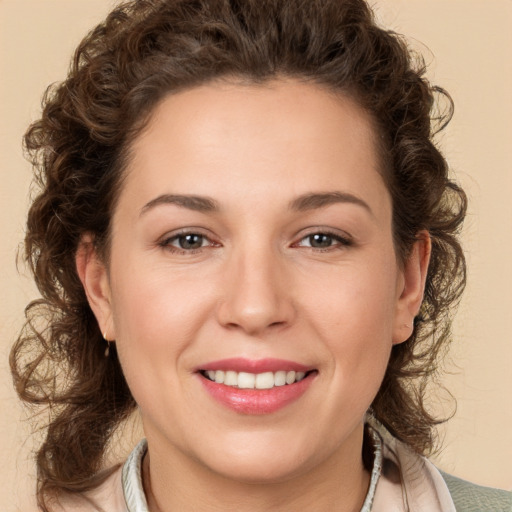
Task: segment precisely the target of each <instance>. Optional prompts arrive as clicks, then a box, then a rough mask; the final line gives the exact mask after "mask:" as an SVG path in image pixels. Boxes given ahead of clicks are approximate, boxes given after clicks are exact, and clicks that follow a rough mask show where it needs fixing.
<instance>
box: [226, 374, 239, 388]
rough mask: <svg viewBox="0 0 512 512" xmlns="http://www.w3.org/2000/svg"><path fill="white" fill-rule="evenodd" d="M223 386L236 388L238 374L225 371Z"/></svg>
mask: <svg viewBox="0 0 512 512" xmlns="http://www.w3.org/2000/svg"><path fill="white" fill-rule="evenodd" d="M224 384H226V386H238V374H237V373H236V372H233V371H227V372H226V376H225V377H224Z"/></svg>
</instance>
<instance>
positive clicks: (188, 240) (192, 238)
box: [160, 233, 215, 252]
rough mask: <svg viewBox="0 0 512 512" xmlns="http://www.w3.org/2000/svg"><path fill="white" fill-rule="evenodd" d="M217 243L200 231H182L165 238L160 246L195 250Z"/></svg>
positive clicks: (178, 249) (171, 248)
mask: <svg viewBox="0 0 512 512" xmlns="http://www.w3.org/2000/svg"><path fill="white" fill-rule="evenodd" d="M213 245H215V244H214V243H213V242H212V241H211V240H210V239H209V238H208V237H206V236H205V235H202V234H200V233H180V234H177V235H174V236H171V237H169V238H165V239H164V240H162V242H161V243H160V246H162V247H164V248H166V249H170V250H171V251H181V252H189V251H190V252H193V251H196V250H199V249H202V248H203V247H209V246H213Z"/></svg>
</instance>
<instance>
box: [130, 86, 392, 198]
mask: <svg viewBox="0 0 512 512" xmlns="http://www.w3.org/2000/svg"><path fill="white" fill-rule="evenodd" d="M374 141H375V132H374V129H373V126H372V122H371V119H370V117H369V116H368V115H367V113H366V112H365V111H364V110H363V109H362V108H361V107H359V106H358V105H357V104H356V103H354V102H353V101H352V100H351V99H349V98H348V97H345V96H342V95H340V94H334V93H332V92H329V91H328V90H327V89H325V88H323V87H320V86H318V85H314V84H307V83H300V82H296V81H291V80H290V81H285V80H282V81H274V82H269V83H265V84H261V85H260V84H258V85H246V84H241V83H234V82H231V83H230V82H216V83H211V84H207V85H203V86H200V87H195V88H192V89H189V90H186V91H183V92H180V93H176V94H173V95H169V96H167V97H166V98H165V99H164V100H163V101H162V102H161V103H160V104H159V105H158V106H157V107H156V108H155V110H154V112H153V114H152V116H151V118H150V120H149V123H148V124H147V126H146V128H145V130H144V131H143V132H142V133H141V134H140V135H139V137H138V138H137V139H136V140H135V141H134V143H133V145H132V148H131V152H130V154H131V159H130V162H129V165H128V169H127V176H126V178H127V179H126V182H125V183H126V185H127V188H128V189H131V193H132V200H134V201H135V202H137V198H139V199H140V201H143V200H144V199H145V200H151V199H152V197H151V196H152V195H155V194H157V193H187V194H197V195H211V194H214V195H215V193H217V192H218V193H219V194H222V195H226V193H227V192H230V193H232V195H237V194H242V193H243V194H245V195H247V191H251V195H252V196H254V197H258V196H259V195H261V196H266V197H267V199H269V198H270V197H274V196H276V195H279V193H280V192H284V191H286V193H287V194H288V196H289V195H290V194H295V195H300V194H303V193H306V192H309V191H320V190H322V191H326V190H329V189H338V188H339V187H340V186H342V187H343V189H344V192H349V193H352V192H354V193H356V192H357V193H358V194H360V193H361V192H364V191H365V189H368V190H370V189H372V188H375V187H380V188H381V189H382V186H383V182H382V179H381V177H380V162H379V158H378V154H377V151H376V144H375V142H374ZM340 179H341V181H340ZM162 187H163V188H167V189H168V190H158V189H159V188H160V189H161V188H162ZM127 192H129V191H128V190H127ZM380 192H382V190H380ZM135 196H137V197H135ZM287 199H288V198H287Z"/></svg>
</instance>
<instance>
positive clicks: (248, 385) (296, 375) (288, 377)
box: [200, 370, 316, 389]
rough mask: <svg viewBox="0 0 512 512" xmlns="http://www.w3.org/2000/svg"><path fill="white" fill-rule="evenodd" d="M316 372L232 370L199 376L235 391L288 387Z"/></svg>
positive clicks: (201, 372)
mask: <svg viewBox="0 0 512 512" xmlns="http://www.w3.org/2000/svg"><path fill="white" fill-rule="evenodd" d="M313 372H316V370H310V371H306V372H304V371H294V370H288V371H286V370H278V371H276V372H263V373H249V372H236V371H233V370H200V374H201V375H202V376H203V377H204V378H205V379H208V380H210V381H211V382H215V383H217V384H224V385H225V386H230V387H232V388H236V389H272V388H275V387H281V386H290V385H291V384H295V383H297V382H300V381H301V380H303V379H305V378H306V377H308V376H309V375H311V374H312V373H313Z"/></svg>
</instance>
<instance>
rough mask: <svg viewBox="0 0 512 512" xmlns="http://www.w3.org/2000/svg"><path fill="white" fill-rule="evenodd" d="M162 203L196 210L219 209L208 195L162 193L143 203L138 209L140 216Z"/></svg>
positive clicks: (208, 210)
mask: <svg viewBox="0 0 512 512" xmlns="http://www.w3.org/2000/svg"><path fill="white" fill-rule="evenodd" d="M163 204H174V205H176V206H181V207H182V208H188V209H189V210H194V211H196V212H218V211H219V210H220V208H219V205H218V203H217V201H214V200H213V199H210V198H209V197H203V196H192V195H182V194H162V195H161V196H158V197H155V199H152V200H151V201H149V203H147V204H145V205H144V206H143V207H142V209H141V211H140V216H142V215H144V214H145V213H146V212H147V211H149V210H151V209H152V208H155V207H156V206H159V205H163Z"/></svg>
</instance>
